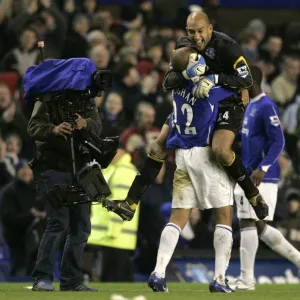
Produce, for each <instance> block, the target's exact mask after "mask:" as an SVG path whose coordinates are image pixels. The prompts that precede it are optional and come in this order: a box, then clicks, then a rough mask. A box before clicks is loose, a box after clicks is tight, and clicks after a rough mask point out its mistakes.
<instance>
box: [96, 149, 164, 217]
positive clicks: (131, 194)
mask: <svg viewBox="0 0 300 300" xmlns="http://www.w3.org/2000/svg"><path fill="white" fill-rule="evenodd" d="M163 163H164V160H163V159H160V158H158V157H156V156H155V155H154V154H151V153H149V154H148V157H147V159H146V162H145V165H144V167H143V169H142V170H141V172H140V173H138V174H137V175H136V177H135V179H134V181H133V183H132V185H131V187H130V189H129V191H128V195H127V197H126V199H125V200H108V199H104V200H102V206H103V207H105V208H106V209H107V210H108V211H112V212H114V213H115V214H117V215H118V216H120V217H121V218H122V219H123V220H124V221H130V220H131V219H132V218H133V216H134V213H135V210H136V207H137V205H138V204H139V202H140V200H141V197H142V194H143V193H144V192H145V190H146V189H147V187H148V186H149V185H150V184H151V183H152V182H153V181H154V179H155V178H156V176H157V175H158V173H159V171H160V169H161V167H162V165H163Z"/></svg>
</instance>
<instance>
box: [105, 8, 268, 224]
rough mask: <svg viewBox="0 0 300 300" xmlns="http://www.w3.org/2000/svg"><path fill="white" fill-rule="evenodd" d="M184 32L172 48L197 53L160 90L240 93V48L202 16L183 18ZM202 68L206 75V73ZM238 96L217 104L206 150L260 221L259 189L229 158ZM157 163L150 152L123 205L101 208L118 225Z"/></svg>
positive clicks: (238, 116) (237, 124)
mask: <svg viewBox="0 0 300 300" xmlns="http://www.w3.org/2000/svg"><path fill="white" fill-rule="evenodd" d="M187 33H188V37H185V38H183V39H181V40H179V41H178V43H177V48H181V47H189V48H192V49H195V50H196V51H197V52H198V53H200V54H201V56H200V59H197V53H193V54H192V55H190V59H189V64H188V66H187V68H186V70H185V71H183V72H178V71H176V70H172V69H171V70H170V71H169V72H168V73H167V74H166V76H165V79H164V87H165V88H166V89H174V88H177V87H180V86H184V85H185V84H186V82H187V80H188V79H193V80H194V81H196V80H195V79H199V76H202V75H203V74H204V73H205V75H206V76H205V77H203V78H201V79H200V80H199V81H198V82H197V83H195V86H194V88H193V91H192V93H193V95H194V96H196V97H197V98H205V97H208V95H209V92H210V90H211V88H212V87H213V86H214V85H216V84H217V85H220V86H223V87H228V88H232V89H235V90H237V91H241V90H243V89H247V88H249V87H250V86H251V85H252V77H251V72H250V70H249V68H248V65H247V63H246V60H245V59H244V57H243V54H242V50H241V48H240V46H239V45H238V44H237V43H236V42H235V41H234V40H232V39H231V38H230V37H228V36H227V35H225V34H223V33H220V32H216V31H213V28H212V25H211V24H210V22H209V19H208V16H207V15H206V14H205V13H202V12H195V13H191V14H190V15H189V16H188V18H187ZM207 69H208V70H207ZM241 102H242V99H241V95H240V94H238V95H235V96H232V97H229V98H228V99H226V100H224V101H222V103H220V104H219V115H218V119H217V124H216V126H215V129H214V135H213V139H212V145H211V146H212V150H213V153H214V154H215V156H216V158H217V160H218V161H219V162H220V163H221V164H222V165H223V167H224V168H225V170H226V171H227V172H228V174H229V175H230V176H231V177H232V178H234V179H235V180H236V181H237V183H238V184H239V185H240V186H241V187H242V189H243V191H244V192H245V195H246V197H247V199H249V202H250V204H251V205H252V207H253V209H254V211H255V213H256V215H257V217H258V218H259V219H264V218H265V217H266V216H267V215H268V206H267V205H266V204H265V202H264V200H263V198H262V196H261V195H260V194H259V190H258V189H257V187H256V186H255V185H254V184H253V183H252V181H251V178H250V176H249V175H248V174H247V170H246V169H245V167H244V166H243V164H242V161H241V159H240V157H238V156H236V155H235V152H234V151H233V150H232V145H233V142H234V140H235V136H236V133H237V132H238V131H239V130H240V129H241V124H242V119H243V114H244V106H243V105H242V103H241ZM162 164H163V160H161V159H157V157H155V156H153V155H152V154H151V153H150V154H149V156H148V159H147V160H146V163H145V166H144V168H143V169H142V170H141V172H140V174H139V175H137V176H136V178H135V180H134V182H133V184H132V186H131V188H130V190H129V192H128V196H127V198H126V199H125V200H115V201H110V202H107V201H106V202H105V203H104V205H105V206H106V207H107V208H108V209H109V210H112V211H114V212H115V213H116V214H118V215H119V216H121V217H122V218H123V219H124V220H131V219H132V217H133V215H134V211H135V208H136V206H137V204H138V203H139V201H140V199H141V195H142V194H143V192H144V191H145V189H146V188H147V186H148V185H149V184H151V183H152V182H153V180H154V179H155V177H156V175H157V174H158V172H159V170H160V168H161V166H162Z"/></svg>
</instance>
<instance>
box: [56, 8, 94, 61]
mask: <svg viewBox="0 0 300 300" xmlns="http://www.w3.org/2000/svg"><path fill="white" fill-rule="evenodd" d="M89 26H90V25H89V19H88V18H87V17H86V16H85V15H83V14H78V15H76V16H75V17H74V20H73V22H72V30H71V31H70V32H69V34H68V35H67V37H66V40H65V42H64V45H63V50H62V55H61V56H62V58H64V59H67V58H71V57H86V56H87V54H88V49H89V45H88V42H87V40H86V34H87V32H88V30H89Z"/></svg>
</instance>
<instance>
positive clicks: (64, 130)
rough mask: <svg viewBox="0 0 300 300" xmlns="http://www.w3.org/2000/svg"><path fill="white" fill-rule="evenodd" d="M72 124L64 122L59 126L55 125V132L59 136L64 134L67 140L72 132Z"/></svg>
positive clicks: (53, 130)
mask: <svg viewBox="0 0 300 300" xmlns="http://www.w3.org/2000/svg"><path fill="white" fill-rule="evenodd" d="M72 130H73V129H72V126H71V124H70V123H68V122H63V123H61V124H59V125H58V126H55V127H54V128H53V129H52V132H53V134H55V135H57V136H62V137H63V138H64V139H65V140H66V139H67V136H68V135H71V134H72Z"/></svg>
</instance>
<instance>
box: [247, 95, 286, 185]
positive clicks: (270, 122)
mask: <svg viewBox="0 0 300 300" xmlns="http://www.w3.org/2000/svg"><path fill="white" fill-rule="evenodd" d="M284 144H285V140H284V135H283V132H282V128H281V125H280V119H279V112H278V108H277V106H276V104H275V103H274V102H273V101H272V99H270V98H269V97H268V96H267V95H266V94H264V93H262V94H260V95H258V96H257V97H256V98H255V99H252V100H251V102H250V103H249V104H248V106H247V109H246V112H245V116H244V122H243V128H242V160H243V163H244V165H245V167H246V168H247V170H248V172H249V174H251V173H252V172H253V171H254V170H255V169H257V168H259V169H262V170H263V171H265V172H266V175H265V177H264V178H263V180H262V181H263V182H271V183H277V182H279V178H280V168H279V163H278V160H277V159H278V156H279V155H280V153H281V152H282V150H283V148H284Z"/></svg>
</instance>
